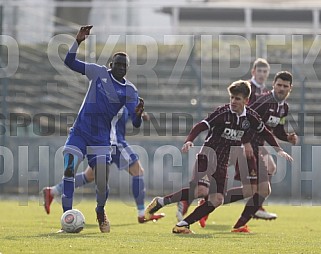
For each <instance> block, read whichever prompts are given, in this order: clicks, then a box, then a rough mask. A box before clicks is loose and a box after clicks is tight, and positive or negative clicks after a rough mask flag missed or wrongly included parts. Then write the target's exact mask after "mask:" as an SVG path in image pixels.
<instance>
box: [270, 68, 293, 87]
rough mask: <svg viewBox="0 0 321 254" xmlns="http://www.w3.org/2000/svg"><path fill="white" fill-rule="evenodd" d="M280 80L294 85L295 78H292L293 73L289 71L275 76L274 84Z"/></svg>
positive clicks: (280, 72)
mask: <svg viewBox="0 0 321 254" xmlns="http://www.w3.org/2000/svg"><path fill="white" fill-rule="evenodd" d="M278 78H279V79H282V80H284V81H290V85H292V80H293V76H292V74H291V72H289V71H279V72H278V73H277V74H275V76H274V80H273V83H274V82H275V81H276V80H277V79H278Z"/></svg>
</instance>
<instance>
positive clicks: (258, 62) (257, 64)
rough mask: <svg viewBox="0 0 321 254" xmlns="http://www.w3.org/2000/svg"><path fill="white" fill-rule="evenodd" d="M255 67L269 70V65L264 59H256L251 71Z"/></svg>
mask: <svg viewBox="0 0 321 254" xmlns="http://www.w3.org/2000/svg"><path fill="white" fill-rule="evenodd" d="M257 67H266V68H269V69H270V64H269V63H268V61H267V60H266V59H264V58H258V59H256V60H255V61H254V63H253V66H252V69H256V68H257Z"/></svg>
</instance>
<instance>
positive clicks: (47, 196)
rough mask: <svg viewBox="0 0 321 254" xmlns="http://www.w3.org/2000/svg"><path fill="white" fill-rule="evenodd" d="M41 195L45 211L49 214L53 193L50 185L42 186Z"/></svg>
mask: <svg viewBox="0 0 321 254" xmlns="http://www.w3.org/2000/svg"><path fill="white" fill-rule="evenodd" d="M42 195H43V206H44V208H45V210H46V213H47V214H50V205H51V203H52V200H53V195H52V194H51V188H50V187H45V188H43V189H42Z"/></svg>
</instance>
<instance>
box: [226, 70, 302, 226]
mask: <svg viewBox="0 0 321 254" xmlns="http://www.w3.org/2000/svg"><path fill="white" fill-rule="evenodd" d="M291 90H292V74H291V73H290V72H287V71H281V72H278V73H277V74H276V75H275V77H274V81H273V90H271V91H269V92H267V93H265V94H262V95H260V96H258V97H257V99H256V101H254V102H253V103H252V104H251V105H250V107H251V108H252V109H254V110H255V111H256V112H257V113H258V114H259V115H260V117H261V118H262V120H263V122H264V123H265V125H266V127H267V128H268V129H269V130H270V131H272V132H273V134H274V135H275V136H276V137H277V138H278V139H280V140H282V141H288V142H290V143H291V144H293V145H295V144H296V143H297V142H298V137H297V135H296V134H295V133H286V131H285V129H284V124H285V118H286V116H287V115H288V111H289V106H288V104H287V103H286V101H285V100H286V98H287V97H288V96H289V94H290V92H291ZM263 146H264V139H263V138H262V137H260V136H259V135H257V134H256V133H253V137H252V139H251V141H250V146H249V145H248V144H245V145H244V147H245V153H246V155H247V157H252V156H253V155H254V157H255V158H256V159H257V160H259V158H262V159H263V156H264V155H265V154H266V153H267V152H266V149H264V147H263ZM270 156H271V155H270ZM263 161H264V159H263ZM249 170H251V171H252V172H251V178H252V187H254V188H252V191H253V192H256V186H257V184H258V183H259V182H260V181H262V180H265V179H260V175H259V174H257V172H255V168H254V170H253V169H249ZM249 173H250V172H249ZM267 181H269V182H270V177H269V178H268V179H267ZM249 189H251V187H250V186H243V190H242V187H240V188H233V189H231V190H228V191H227V194H226V199H225V200H226V201H225V203H229V202H235V201H237V200H240V199H243V198H247V197H249V196H250V195H251V194H249V193H251V192H250V191H249ZM241 217H242V216H241ZM254 217H255V216H254ZM242 226H244V225H242ZM242 226H240V225H239V224H238V223H237V224H236V225H235V227H234V228H235V230H234V232H246V231H248V230H247V228H244V227H242Z"/></svg>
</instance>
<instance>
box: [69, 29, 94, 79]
mask: <svg viewBox="0 0 321 254" xmlns="http://www.w3.org/2000/svg"><path fill="white" fill-rule="evenodd" d="M92 27H93V26H91V25H88V26H82V27H81V28H80V29H79V31H78V33H77V35H76V41H75V43H74V44H73V45H72V46H71V48H70V49H69V51H68V53H67V55H66V58H65V64H66V65H67V66H68V67H69V68H70V69H71V70H73V71H76V72H79V73H81V74H83V75H85V70H86V64H85V63H84V62H83V61H80V60H78V59H76V54H77V49H78V47H79V45H80V43H81V42H83V41H84V40H85V39H86V38H87V37H88V35H89V33H90V29H91V28H92Z"/></svg>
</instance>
